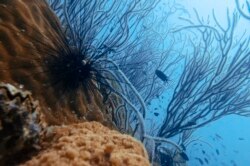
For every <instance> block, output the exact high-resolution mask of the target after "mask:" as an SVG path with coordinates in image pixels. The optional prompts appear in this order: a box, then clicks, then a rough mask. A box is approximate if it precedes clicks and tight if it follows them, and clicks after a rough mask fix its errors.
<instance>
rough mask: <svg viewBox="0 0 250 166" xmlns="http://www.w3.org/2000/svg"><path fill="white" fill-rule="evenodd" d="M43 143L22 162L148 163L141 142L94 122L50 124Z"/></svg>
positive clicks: (69, 163)
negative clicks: (39, 150) (28, 158)
mask: <svg viewBox="0 0 250 166" xmlns="http://www.w3.org/2000/svg"><path fill="white" fill-rule="evenodd" d="M43 146H44V147H45V149H44V150H42V151H41V152H40V153H39V154H38V155H37V156H35V157H33V158H32V159H31V160H30V161H27V162H26V163H24V164H22V165H23V166H34V165H41V164H43V165H58V166H59V165H60V166H61V165H85V166H87V165H103V166H105V165H112V166H121V165H126V166H128V165H129V166H133V165H134V166H138V165H143V166H147V165H150V164H149V161H148V158H147V153H146V150H145V149H144V148H143V145H142V144H141V143H140V142H138V141H136V140H135V139H134V138H132V137H130V136H128V135H123V134H120V133H119V132H117V131H114V130H110V129H108V128H107V127H104V126H103V125H101V124H100V123H97V122H85V123H78V124H72V125H67V126H61V127H50V129H48V131H47V133H46V136H45V138H44V141H43Z"/></svg>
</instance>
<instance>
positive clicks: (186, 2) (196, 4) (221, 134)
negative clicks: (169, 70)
mask: <svg viewBox="0 0 250 166" xmlns="http://www.w3.org/2000/svg"><path fill="white" fill-rule="evenodd" d="M166 1H167V0H166ZM242 2H243V1H242ZM178 3H180V4H181V5H183V6H184V7H185V9H186V10H187V11H188V12H189V13H190V14H191V17H192V16H194V15H192V13H193V14H194V12H193V9H196V10H197V11H198V13H199V15H200V16H201V17H204V18H207V17H208V16H209V15H210V16H211V15H212V11H213V10H214V12H215V15H216V17H217V18H218V20H219V21H220V23H222V24H226V12H227V9H229V11H231V12H232V11H233V10H234V9H235V1H234V0H223V1H222V0H182V1H178ZM161 11H164V9H162V10H159V12H161ZM176 22H178V20H173V24H174V23H176ZM249 28H250V21H249V20H244V19H241V20H240V26H238V28H237V30H236V32H237V33H238V34H242V33H243V32H244V30H247V29H248V30H249ZM246 35H248V36H249V31H248V32H247V34H246ZM176 73H177V75H178V72H176ZM172 77H175V76H174V75H173V76H172ZM176 77H178V76H176ZM170 94H171V90H167V91H166V92H165V93H164V94H163V96H164V100H160V101H159V100H155V101H154V102H153V104H152V105H151V106H150V110H151V113H152V114H151V115H150V116H149V117H148V119H151V117H154V115H153V113H154V112H158V113H159V114H160V116H159V117H158V118H155V117H154V119H155V121H156V122H155V123H157V122H159V121H161V120H162V118H163V117H164V115H165V114H164V111H163V110H164V109H163V108H162V107H165V106H166V105H167V104H168V103H167V102H166V100H165V99H166V98H170V97H171V96H170ZM155 108H157V111H155V110H154V109H155ZM249 109H250V108H249ZM156 119H157V120H156ZM149 123H150V122H149V121H148V124H149ZM193 138H197V140H199V141H195V142H194V143H192V144H190V145H189V146H188V148H187V154H188V155H189V157H190V161H189V162H188V163H189V165H190V166H200V165H201V164H200V163H199V161H198V160H197V159H195V158H196V157H198V158H201V159H202V160H203V161H204V157H206V158H207V159H208V160H209V164H207V165H210V166H223V165H225V166H226V165H228V166H231V165H232V166H234V165H235V166H236V165H237V166H249V165H250V118H246V117H240V116H237V115H230V116H227V117H224V118H222V119H220V120H218V121H215V122H213V123H211V124H209V125H207V126H205V127H203V128H200V129H198V130H196V131H195V132H194V135H193ZM216 149H218V151H219V155H218V154H217V153H216ZM202 150H204V151H205V154H203V153H204V151H203V152H202ZM204 165H206V163H205V162H204Z"/></svg>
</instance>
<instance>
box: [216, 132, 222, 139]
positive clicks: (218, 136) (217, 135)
mask: <svg viewBox="0 0 250 166" xmlns="http://www.w3.org/2000/svg"><path fill="white" fill-rule="evenodd" d="M215 136H216V137H217V138H219V139H221V140H223V138H222V137H221V136H220V135H219V134H217V133H216V134H215Z"/></svg>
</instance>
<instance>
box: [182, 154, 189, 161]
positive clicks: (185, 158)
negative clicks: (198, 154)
mask: <svg viewBox="0 0 250 166" xmlns="http://www.w3.org/2000/svg"><path fill="white" fill-rule="evenodd" d="M180 156H181V157H182V158H183V159H184V160H186V161H188V160H189V158H188V156H187V154H186V153H185V152H181V153H180Z"/></svg>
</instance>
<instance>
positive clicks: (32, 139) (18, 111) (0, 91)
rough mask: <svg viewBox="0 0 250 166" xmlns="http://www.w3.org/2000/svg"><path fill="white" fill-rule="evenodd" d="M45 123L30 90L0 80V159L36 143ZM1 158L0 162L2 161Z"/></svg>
mask: <svg viewBox="0 0 250 166" xmlns="http://www.w3.org/2000/svg"><path fill="white" fill-rule="evenodd" d="M45 127H46V123H45V121H44V116H43V114H42V113H41V111H40V107H39V105H38V102H37V101H34V100H33V98H32V97H31V93H30V92H28V91H23V90H19V89H17V88H15V87H14V86H12V85H10V84H4V83H0V161H1V162H2V161H3V160H5V159H6V158H8V157H9V156H10V157H11V156H12V155H15V154H17V153H18V152H21V151H22V150H25V149H28V148H32V147H34V146H36V145H38V141H39V136H40V134H41V133H42V131H43V129H45ZM1 162H0V163H1Z"/></svg>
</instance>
